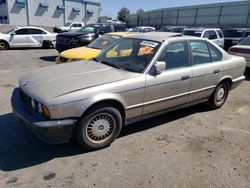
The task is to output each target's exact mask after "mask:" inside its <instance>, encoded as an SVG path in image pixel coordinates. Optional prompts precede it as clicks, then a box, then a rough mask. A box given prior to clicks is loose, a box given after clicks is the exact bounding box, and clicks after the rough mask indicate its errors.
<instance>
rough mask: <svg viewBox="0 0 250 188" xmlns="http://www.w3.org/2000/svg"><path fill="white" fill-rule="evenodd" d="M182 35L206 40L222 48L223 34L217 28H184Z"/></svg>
mask: <svg viewBox="0 0 250 188" xmlns="http://www.w3.org/2000/svg"><path fill="white" fill-rule="evenodd" d="M183 34H184V35H187V36H196V37H201V38H207V39H209V40H211V41H213V42H214V43H215V44H217V45H219V46H220V47H222V48H223V47H224V36H223V32H222V31H221V29H219V28H186V29H184V30H183Z"/></svg>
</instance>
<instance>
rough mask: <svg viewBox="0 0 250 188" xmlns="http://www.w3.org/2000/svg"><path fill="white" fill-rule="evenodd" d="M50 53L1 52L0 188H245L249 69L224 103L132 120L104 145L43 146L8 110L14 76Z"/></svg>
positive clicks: (249, 182)
mask: <svg viewBox="0 0 250 188" xmlns="http://www.w3.org/2000/svg"><path fill="white" fill-rule="evenodd" d="M56 55H57V52H56V51H55V50H53V49H52V50H41V49H31V50H27V49H26V50H20V49H19V50H8V51H1V52H0V187H3V188H5V187H20V188H27V187H70V188H71V187H100V188H106V187H107V188H108V187H120V188H123V187H124V188H125V187H126V188H127V187H136V188H137V187H138V188H140V187H149V188H151V187H170V188H174V187H190V188H191V187H194V188H196V187H197V188H201V187H202V188H206V187H211V188H212V187H214V188H218V187H227V188H235V187H237V188H248V187H250V144H249V143H250V71H248V72H247V73H246V76H247V79H246V81H244V82H243V83H242V84H241V85H240V86H239V87H238V88H237V89H235V90H233V91H232V92H231V93H230V96H229V98H228V101H227V103H226V104H225V106H223V108H221V109H219V110H214V111H210V110H209V109H208V108H207V107H206V106H204V105H203V104H200V105H196V106H193V107H189V108H186V109H182V110H178V111H175V112H171V113H168V114H165V115H162V116H158V117H155V118H153V119H149V120H146V121H143V122H140V123H136V124H133V125H130V126H128V127H126V128H124V130H123V131H122V134H121V136H120V137H119V138H118V139H117V140H116V141H115V142H114V143H113V144H112V145H111V146H110V147H108V148H106V149H103V150H99V151H94V152H87V151H85V150H83V149H82V148H81V147H80V146H79V145H78V144H77V143H76V142H74V141H72V142H70V143H69V144H63V145H47V144H44V143H42V142H41V141H40V140H38V139H37V138H36V137H35V136H34V135H33V134H32V133H31V132H30V131H29V130H28V129H26V128H25V127H24V126H23V125H22V124H21V123H20V122H19V121H18V120H16V118H15V117H14V116H13V115H12V113H11V106H10V97H11V93H12V91H13V89H14V88H15V87H17V86H18V77H19V76H20V75H22V74H24V73H25V72H27V71H32V70H34V69H37V68H41V67H44V66H52V65H54V59H55V56H56Z"/></svg>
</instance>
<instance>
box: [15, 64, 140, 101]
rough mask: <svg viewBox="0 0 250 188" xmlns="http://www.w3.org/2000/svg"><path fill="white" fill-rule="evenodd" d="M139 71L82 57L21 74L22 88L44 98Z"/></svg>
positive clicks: (30, 93) (116, 79) (134, 74)
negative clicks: (126, 69)
mask: <svg viewBox="0 0 250 188" xmlns="http://www.w3.org/2000/svg"><path fill="white" fill-rule="evenodd" d="M139 75H140V74H137V73H132V72H127V71H122V70H119V69H116V68H113V67H110V66H108V65H104V64H101V63H97V62H95V61H79V62H75V63H70V64H61V65H54V66H50V67H46V68H41V69H38V70H36V71H34V72H32V73H28V74H26V75H24V76H22V77H21V78H20V80H19V84H20V88H21V89H22V90H23V91H24V92H26V93H27V94H28V95H30V96H31V97H33V98H35V99H37V100H38V101H41V102H46V101H47V100H50V99H53V98H56V97H58V96H62V95H64V94H68V93H71V92H74V91H77V90H82V89H87V88H91V87H94V86H99V85H103V84H108V83H111V82H117V81H121V80H124V79H129V78H133V77H136V76H139Z"/></svg>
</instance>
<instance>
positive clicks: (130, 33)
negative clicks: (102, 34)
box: [106, 32, 135, 37]
mask: <svg viewBox="0 0 250 188" xmlns="http://www.w3.org/2000/svg"><path fill="white" fill-rule="evenodd" d="M134 34H135V33H132V32H111V33H106V35H118V36H121V37H125V36H129V35H134Z"/></svg>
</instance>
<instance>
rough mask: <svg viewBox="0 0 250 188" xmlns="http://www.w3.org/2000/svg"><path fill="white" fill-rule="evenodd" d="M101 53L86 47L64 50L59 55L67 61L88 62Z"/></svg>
mask: <svg viewBox="0 0 250 188" xmlns="http://www.w3.org/2000/svg"><path fill="white" fill-rule="evenodd" d="M100 53H101V50H98V49H93V48H88V47H79V48H73V49H70V50H66V51H64V52H62V53H61V54H60V56H61V57H64V58H67V59H85V60H89V59H92V58H93V57H96V56H97V55H98V54H100Z"/></svg>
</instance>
